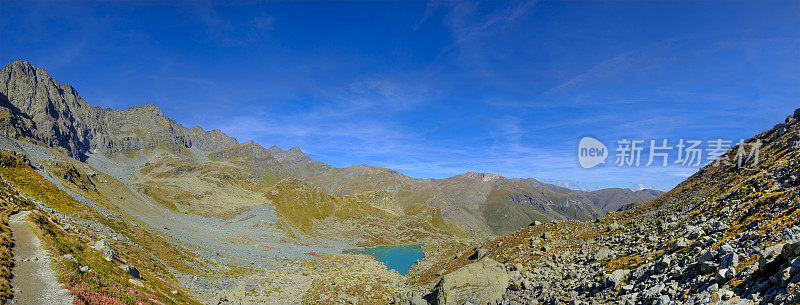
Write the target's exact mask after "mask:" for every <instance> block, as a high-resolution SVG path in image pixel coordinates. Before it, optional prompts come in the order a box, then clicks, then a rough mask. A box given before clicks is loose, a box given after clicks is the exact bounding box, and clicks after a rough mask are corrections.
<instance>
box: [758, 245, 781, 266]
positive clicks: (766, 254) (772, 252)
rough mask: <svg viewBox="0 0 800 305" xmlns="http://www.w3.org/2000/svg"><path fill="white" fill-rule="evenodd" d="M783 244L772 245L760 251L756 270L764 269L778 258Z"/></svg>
mask: <svg viewBox="0 0 800 305" xmlns="http://www.w3.org/2000/svg"><path fill="white" fill-rule="evenodd" d="M783 246H784V245H783V244H777V245H772V246H769V247H766V248H764V250H761V253H760V256H761V258H759V259H758V268H759V269H761V268H764V266H766V265H767V264H769V263H771V262H772V261H773V260H775V259H776V258H778V257H779V256H780V255H781V253H782V252H783Z"/></svg>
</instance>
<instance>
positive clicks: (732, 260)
mask: <svg viewBox="0 0 800 305" xmlns="http://www.w3.org/2000/svg"><path fill="white" fill-rule="evenodd" d="M737 266H739V255H738V254H736V253H728V254H727V255H725V256H723V257H722V262H720V267H722V268H735V267H737Z"/></svg>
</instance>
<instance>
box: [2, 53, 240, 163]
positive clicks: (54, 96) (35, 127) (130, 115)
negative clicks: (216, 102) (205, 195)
mask: <svg viewBox="0 0 800 305" xmlns="http://www.w3.org/2000/svg"><path fill="white" fill-rule="evenodd" d="M0 100H3V103H0V108H3V112H6V113H9V114H10V116H11V118H10V119H11V120H12V121H15V122H18V123H17V124H16V125H15V128H5V129H2V130H0V132H2V134H3V135H5V136H8V137H14V138H16V137H20V136H28V137H30V138H33V139H34V140H36V141H40V142H42V143H44V144H45V145H49V146H55V147H62V148H64V149H66V150H67V151H69V153H70V155H71V156H73V157H75V158H78V159H80V158H83V157H84V156H85V155H86V153H87V152H89V151H94V150H97V151H98V152H100V153H103V154H106V155H113V154H117V153H120V152H124V151H128V150H132V149H141V148H152V147H156V146H159V145H166V146H182V147H187V148H188V147H192V146H194V147H198V148H200V149H202V150H207V151H211V150H216V149H220V148H224V147H227V146H230V145H233V144H236V143H237V141H236V139H234V138H232V137H229V136H227V135H225V134H223V133H222V132H220V131H218V130H217V131H211V132H206V131H203V130H202V129H187V128H184V127H183V126H181V125H180V124H178V123H177V122H175V121H173V120H171V119H169V118H167V117H166V116H165V115H164V113H163V112H162V111H161V109H159V108H158V107H157V106H156V105H153V104H151V103H148V104H145V105H142V106H134V107H130V108H128V109H125V110H116V109H101V108H99V107H94V106H92V105H90V104H89V103H87V102H86V101H84V100H83V98H81V97H80V96H79V95H78V92H77V90H75V88H73V87H72V86H70V85H68V84H63V85H62V84H59V83H58V81H56V80H55V79H53V78H51V77H50V75H49V74H47V72H46V71H45V70H44V69H41V68H36V67H35V66H33V65H31V64H30V63H29V62H27V61H22V60H17V61H14V62H12V63H10V64H7V65H6V66H4V67H3V68H2V69H0Z"/></svg>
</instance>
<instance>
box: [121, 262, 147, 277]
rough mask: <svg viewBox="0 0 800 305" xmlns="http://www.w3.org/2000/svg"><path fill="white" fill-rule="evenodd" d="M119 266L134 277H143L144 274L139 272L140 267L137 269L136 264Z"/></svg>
mask: <svg viewBox="0 0 800 305" xmlns="http://www.w3.org/2000/svg"><path fill="white" fill-rule="evenodd" d="M119 268H120V269H122V270H124V271H125V272H127V273H128V274H130V275H131V277H133V278H135V279H140V278H142V275H141V274H140V273H139V269H136V267H134V266H128V265H122V266H119Z"/></svg>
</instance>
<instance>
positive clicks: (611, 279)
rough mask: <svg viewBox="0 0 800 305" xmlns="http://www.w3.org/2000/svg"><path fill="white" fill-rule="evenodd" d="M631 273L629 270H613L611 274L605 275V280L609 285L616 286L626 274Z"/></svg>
mask: <svg viewBox="0 0 800 305" xmlns="http://www.w3.org/2000/svg"><path fill="white" fill-rule="evenodd" d="M629 274H631V271H630V270H622V269H620V270H614V272H611V274H609V275H607V276H606V282H607V283H608V284H609V285H613V286H612V287H617V285H619V284H620V283H622V281H624V280H625V279H626V278H627V277H628V275H629Z"/></svg>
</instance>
